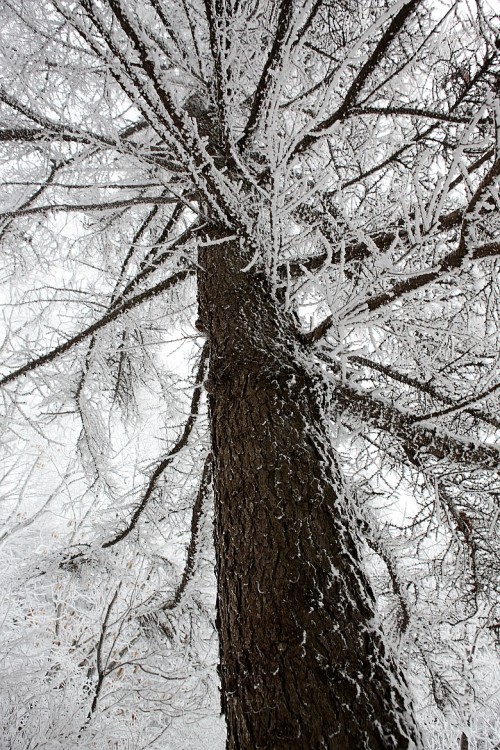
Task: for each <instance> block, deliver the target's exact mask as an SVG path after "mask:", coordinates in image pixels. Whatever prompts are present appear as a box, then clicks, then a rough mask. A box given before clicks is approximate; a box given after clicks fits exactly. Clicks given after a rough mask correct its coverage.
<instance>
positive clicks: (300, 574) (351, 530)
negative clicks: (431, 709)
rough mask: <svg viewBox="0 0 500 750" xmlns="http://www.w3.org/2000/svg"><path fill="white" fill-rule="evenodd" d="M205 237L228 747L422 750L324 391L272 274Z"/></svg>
mask: <svg viewBox="0 0 500 750" xmlns="http://www.w3.org/2000/svg"><path fill="white" fill-rule="evenodd" d="M209 240H210V242H209V243H207V246H206V247H205V248H204V249H203V250H201V252H200V257H199V263H200V271H199V280H198V283H199V292H198V294H199V309H200V321H199V323H200V327H202V328H203V329H204V330H205V331H206V333H207V335H208V338H209V342H210V347H211V362H210V373H209V379H208V383H207V390H208V392H209V397H210V410H211V420H212V442H213V454H214V492H215V518H216V521H215V548H216V558H217V574H218V575H217V578H218V620H219V622H218V632H219V638H220V658H221V666H220V670H221V682H222V686H221V687H222V695H223V696H225V700H224V705H223V710H224V711H225V713H226V720H227V726H228V740H227V748H228V750H264V748H267V749H268V750H271V749H272V750H280V749H282V750H313V748H332V749H333V748H336V749H337V750H363V749H366V750H368V749H369V750H375V748H376V749H377V750H381V749H382V748H391V749H393V750H396V748H397V749H398V750H403V749H404V748H410V747H416V746H419V739H418V734H417V731H416V730H415V727H414V723H413V720H412V718H411V708H410V706H409V702H408V698H407V696H406V690H405V684H404V679H403V678H402V676H401V675H400V674H399V672H398V670H397V668H396V666H395V665H394V663H393V662H392V661H391V658H390V657H389V655H388V654H387V652H386V650H385V648H384V644H383V643H382V640H381V637H380V635H379V634H378V633H377V630H376V628H375V625H374V620H373V595H372V593H371V590H370V586H369V584H368V582H367V580H366V577H365V575H364V573H363V570H362V566H361V563H360V557H359V554H358V551H357V541H356V531H355V529H356V519H355V516H354V514H353V512H352V509H350V507H349V503H348V501H347V498H346V497H345V493H344V490H343V486H342V481H341V478H340V475H339V474H338V471H337V468H336V463H335V458H334V456H333V455H332V454H331V452H330V450H329V449H328V448H327V447H326V446H327V445H328V442H327V440H326V436H325V435H324V430H325V427H324V425H323V423H322V417H321V386H320V383H319V382H317V383H316V382H315V381H314V378H313V377H312V376H311V375H310V373H309V372H308V369H307V367H306V366H305V364H304V358H303V357H302V355H301V352H300V345H299V344H298V343H297V341H296V334H294V333H293V329H292V325H291V321H287V320H286V318H285V316H284V314H283V313H282V312H281V311H279V309H278V306H277V305H276V303H275V301H274V298H273V294H272V293H271V290H270V289H268V288H267V282H266V281H265V279H264V277H263V276H262V275H260V274H257V273H253V272H252V271H250V272H245V271H243V270H242V268H243V267H244V266H245V265H246V264H247V262H248V259H249V258H248V257H247V254H246V253H245V252H244V251H243V250H241V249H240V247H239V246H238V245H237V244H236V243H234V242H231V241H226V242H224V241H223V231H221V232H219V233H218V234H217V233H212V235H211V237H210V238H209ZM214 240H215V241H216V243H217V244H211V243H213V242H214ZM301 360H302V361H301Z"/></svg>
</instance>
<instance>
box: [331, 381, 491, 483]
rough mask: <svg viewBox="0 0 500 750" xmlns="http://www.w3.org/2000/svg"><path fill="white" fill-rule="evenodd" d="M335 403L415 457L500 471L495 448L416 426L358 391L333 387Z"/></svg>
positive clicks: (397, 410)
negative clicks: (382, 432) (408, 450)
mask: <svg viewBox="0 0 500 750" xmlns="http://www.w3.org/2000/svg"><path fill="white" fill-rule="evenodd" d="M335 401H336V403H337V404H338V405H339V407H340V408H342V409H343V410H345V411H346V412H347V413H348V414H351V415H354V416H356V417H358V418H360V419H361V420H363V421H364V422H365V423H366V424H368V425H370V426H371V427H373V428H375V429H377V430H382V431H384V432H387V433H388V434H389V435H392V436H393V437H395V438H397V439H398V440H400V441H401V442H402V443H403V444H404V445H406V446H410V449H411V451H412V453H415V454H417V456H418V457H424V456H434V458H437V459H447V460H452V461H456V462H457V463H466V464H468V465H469V467H471V466H477V467H479V468H482V469H495V470H498V469H499V468H500V450H499V448H497V447H496V446H494V445H487V444H486V443H480V442H478V441H472V440H465V439H462V438H461V437H460V436H458V435H454V434H452V433H450V432H447V431H446V430H443V429H440V428H438V427H434V426H424V425H422V424H416V422H415V418H414V416H413V415H412V414H410V413H409V412H405V411H403V410H402V409H400V408H398V407H396V406H395V405H394V404H390V403H389V402H387V401H383V400H382V399H380V398H378V397H376V396H374V395H372V394H370V393H367V392H363V391H362V390H360V389H358V388H354V387H353V386H350V385H347V384H345V383H336V385H335Z"/></svg>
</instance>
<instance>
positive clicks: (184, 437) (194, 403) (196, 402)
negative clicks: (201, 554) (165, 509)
mask: <svg viewBox="0 0 500 750" xmlns="http://www.w3.org/2000/svg"><path fill="white" fill-rule="evenodd" d="M209 351H210V350H209V345H208V342H206V343H205V344H204V346H203V349H202V352H201V358H200V363H199V366H198V372H197V373H196V379H195V385H194V391H193V397H192V399H191V409H190V412H189V417H188V418H187V421H186V424H185V425H184V430H183V431H182V434H181V436H180V437H179V439H178V440H177V442H176V443H175V445H174V446H173V448H172V449H171V450H170V451H169V452H168V455H167V456H165V458H164V459H163V460H162V461H160V463H159V464H158V466H157V467H156V469H155V470H154V472H153V474H152V475H151V478H150V480H149V483H148V486H147V488H146V491H145V493H144V495H143V496H142V498H141V501H140V503H139V505H138V506H137V508H136V509H135V511H134V512H133V514H132V517H131V519H130V521H129V522H128V524H127V526H126V527H125V528H124V529H123V531H120V532H119V533H118V534H116V536H114V537H113V538H112V539H109V540H108V541H107V542H104V544H103V545H102V547H103V549H106V548H108V547H113V546H114V545H115V544H118V542H121V541H123V539H126V538H127V537H128V535H129V534H130V533H131V532H132V531H133V530H134V529H135V527H136V526H137V523H138V521H139V519H140V517H141V516H142V514H143V513H144V511H145V510H146V507H147V505H148V503H149V500H150V498H151V496H152V495H153V493H154V491H155V490H156V487H157V485H158V481H159V479H160V477H161V476H162V474H163V472H164V471H165V469H166V468H167V466H169V465H170V464H171V463H172V461H173V460H174V457H175V456H176V455H177V454H178V453H179V451H181V450H182V448H184V447H185V446H186V445H187V442H188V440H189V436H190V435H191V432H192V430H193V427H194V424H195V421H196V417H197V416H198V412H199V408H200V400H201V386H202V384H203V381H204V379H205V374H206V369H207V363H208V357H209ZM186 583H187V582H186Z"/></svg>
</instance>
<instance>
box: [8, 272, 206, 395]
mask: <svg viewBox="0 0 500 750" xmlns="http://www.w3.org/2000/svg"><path fill="white" fill-rule="evenodd" d="M193 272H194V271H193V269H191V268H187V269H184V270H182V271H178V272H177V273H174V274H173V275H172V276H170V277H169V278H168V279H164V280H163V281H160V283H159V284H156V286H153V287H151V289H146V291H144V292H141V293H140V294H137V295H136V296H135V297H131V298H130V299H129V300H127V301H125V302H123V303H122V304H121V305H118V307H115V308H113V309H112V310H110V311H109V312H108V313H106V315H104V316H103V317H102V318H101V319H100V320H97V321H96V322H95V323H92V325H90V326H88V327H87V328H85V329H84V330H83V331H80V333H77V334H76V335H75V336H72V337H71V338H70V339H68V340H67V341H65V342H64V344H60V345H59V346H56V347H55V348H54V349H52V350H51V351H50V352H47V354H43V355H42V356H41V357H37V358H36V359H32V360H30V361H29V362H27V363H26V364H25V365H23V366H22V367H19V368H17V369H16V370H13V371H12V372H10V373H9V374H8V375H4V377H3V378H0V387H1V386H4V385H7V384H8V383H12V382H13V381H14V380H17V379H18V378H20V377H21V376H22V375H26V374H27V373H28V372H32V370H36V369H37V368H38V367H41V366H42V365H46V364H48V363H49V362H52V361H53V360H55V359H56V358H57V357H60V356H61V354H64V353H65V352H67V351H69V349H71V348H72V347H74V346H77V345H78V344H81V343H82V342H83V341H85V340H86V339H88V338H90V337H91V336H92V335H93V334H94V333H96V332H97V331H100V330H101V328H104V327H105V326H107V325H109V324H110V323H112V322H113V321H114V320H116V319H117V318H119V317H120V316H121V315H123V314H124V313H127V312H129V311H130V310H132V309H133V308H134V307H137V306H138V305H141V304H142V303H143V302H147V301H148V300H150V299H153V298H154V297H157V296H158V295H159V294H162V293H163V292H165V291H167V290H168V289H170V288H171V287H173V286H175V284H177V283H179V282H180V281H184V279H186V278H187V277H188V276H189V275H191V274H192V273H193Z"/></svg>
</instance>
